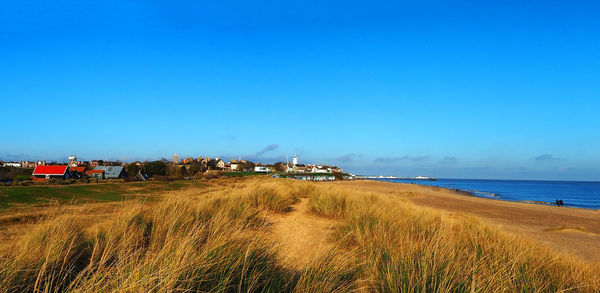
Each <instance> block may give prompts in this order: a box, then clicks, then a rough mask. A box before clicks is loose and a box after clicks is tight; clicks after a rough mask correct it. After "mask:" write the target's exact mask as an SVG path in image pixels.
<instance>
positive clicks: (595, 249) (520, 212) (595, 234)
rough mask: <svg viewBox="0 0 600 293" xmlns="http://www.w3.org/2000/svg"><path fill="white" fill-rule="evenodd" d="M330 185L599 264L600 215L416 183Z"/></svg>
mask: <svg viewBox="0 0 600 293" xmlns="http://www.w3.org/2000/svg"><path fill="white" fill-rule="evenodd" d="M328 184H336V185H339V186H347V187H350V188H353V189H357V190H363V191H371V192H377V193H384V194H390V195H394V196H399V197H403V198H406V199H408V200H410V201H412V202H413V203H414V204H416V205H418V206H422V207H428V208H433V209H436V210H439V211H442V212H444V213H446V214H449V215H461V214H465V215H472V216H475V217H477V218H479V219H481V220H483V221H484V222H487V223H489V224H492V225H497V226H500V227H501V228H502V229H504V230H506V231H509V232H514V233H519V234H522V235H525V236H527V237H530V238H533V239H535V240H538V241H541V242H543V243H546V244H547V245H549V246H551V247H553V248H554V249H556V250H557V251H559V252H563V253H569V254H572V255H575V256H576V257H579V258H581V259H584V260H589V261H594V262H596V261H600V212H599V211H596V210H587V209H580V208H566V207H561V208H559V207H555V206H546V205H539V204H530V203H520V202H509V201H502V200H496V199H488V198H481V197H476V196H470V195H465V194H464V193H458V192H454V191H451V190H448V189H444V188H437V187H431V186H423V185H416V184H401V183H390V182H380V181H368V180H356V181H343V182H335V183H328Z"/></svg>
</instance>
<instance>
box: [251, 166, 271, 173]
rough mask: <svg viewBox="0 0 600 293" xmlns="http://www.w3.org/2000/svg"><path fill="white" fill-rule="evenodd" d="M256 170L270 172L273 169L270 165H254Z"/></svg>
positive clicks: (257, 171)
mask: <svg viewBox="0 0 600 293" xmlns="http://www.w3.org/2000/svg"><path fill="white" fill-rule="evenodd" d="M254 172H256V173H269V172H271V169H269V168H268V167H265V166H256V167H254Z"/></svg>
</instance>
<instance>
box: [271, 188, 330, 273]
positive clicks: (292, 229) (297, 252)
mask: <svg viewBox="0 0 600 293" xmlns="http://www.w3.org/2000/svg"><path fill="white" fill-rule="evenodd" d="M269 220H270V221H271V222H272V223H273V233H274V234H275V236H276V237H277V239H278V240H279V242H280V243H281V245H282V250H281V252H282V253H281V257H282V263H283V264H285V265H286V266H288V268H290V269H295V270H298V269H301V268H302V267H303V266H304V265H306V264H308V263H309V262H310V261H311V260H312V259H313V258H314V257H317V256H319V255H321V254H322V253H324V252H325V251H326V250H327V249H328V248H329V247H330V244H329V243H328V242H327V238H328V235H329V233H331V232H332V229H333V227H334V225H335V224H336V222H335V221H334V220H331V219H327V218H324V217H319V216H316V215H313V214H311V213H310V210H309V206H308V199H307V198H302V199H301V200H300V202H299V203H298V204H295V205H292V206H291V211H289V212H287V213H285V214H272V215H270V216H269Z"/></svg>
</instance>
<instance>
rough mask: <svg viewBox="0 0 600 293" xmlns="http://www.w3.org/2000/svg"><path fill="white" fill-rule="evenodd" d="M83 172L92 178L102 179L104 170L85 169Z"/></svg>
mask: <svg viewBox="0 0 600 293" xmlns="http://www.w3.org/2000/svg"><path fill="white" fill-rule="evenodd" d="M85 173H86V174H87V175H88V176H90V177H92V178H96V179H104V170H87V171H86V172H85Z"/></svg>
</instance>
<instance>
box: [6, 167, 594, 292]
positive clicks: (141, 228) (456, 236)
mask: <svg viewBox="0 0 600 293" xmlns="http://www.w3.org/2000/svg"><path fill="white" fill-rule="evenodd" d="M216 186H217V187H213V188H211V189H210V190H209V191H206V190H203V192H197V191H196V190H193V189H192V190H184V191H175V192H167V193H165V195H164V196H163V197H162V200H161V201H160V202H155V203H150V204H149V203H139V202H128V203H127V204H125V205H124V206H123V207H121V208H119V209H117V210H116V211H115V212H114V214H113V215H112V216H111V217H110V218H109V219H106V220H105V221H102V222H99V223H96V224H95V225H93V226H87V227H85V226H83V225H81V224H80V223H81V222H82V221H81V218H80V217H82V216H81V215H79V216H76V215H72V214H69V213H68V212H67V210H66V209H65V210H64V211H63V212H60V213H59V214H57V215H54V216H53V217H51V218H49V219H48V220H46V221H43V222H41V223H40V224H38V225H37V226H36V227H35V228H34V229H32V230H31V231H28V232H27V233H25V234H24V235H23V237H22V238H20V239H19V240H18V241H17V242H15V243H12V244H3V245H1V246H0V263H2V266H0V288H2V289H1V290H2V291H6V292H65V291H67V292H113V291H118V292H157V291H160V292H351V291H362V292H415V291H427V292H467V291H472V290H473V291H482V292H495V291H509V292H511V291H522V292H557V291H569V290H572V291H584V292H595V291H598V290H599V289H600V283H599V280H600V277H599V276H598V272H597V271H594V268H593V267H592V266H591V265H590V264H587V263H583V262H580V261H577V260H575V259H572V258H570V257H568V256H565V255H559V254H555V253H553V252H552V251H551V250H550V249H549V248H546V247H545V246H542V245H540V244H538V243H534V242H532V241H529V240H527V239H524V238H522V237H518V236H514V235H512V234H507V233H504V232H502V231H500V230H498V229H496V228H493V227H489V226H486V225H484V224H483V223H480V222H479V221H478V220H477V219H475V218H465V219H450V218H447V217H445V216H443V215H442V214H440V213H438V212H436V211H433V210H427V209H422V208H418V207H415V206H413V205H412V204H411V203H410V202H407V201H404V200H401V199H400V198H391V197H388V196H384V195H379V194H369V193H361V192H355V191H352V190H346V189H343V188H338V187H327V186H325V185H319V184H313V183H308V182H297V181H292V180H275V179H266V178H257V179H255V178H253V179H249V180H245V181H239V182H237V181H236V182H233V183H232V181H220V182H219V184H216ZM300 198H308V204H309V205H310V208H311V211H312V212H313V213H315V214H316V215H319V216H324V217H328V218H331V219H334V220H335V221H336V222H337V223H338V225H337V227H336V230H335V231H336V232H335V234H334V236H333V237H332V239H330V241H331V243H332V246H331V248H330V249H329V250H327V251H326V252H325V253H324V254H322V255H318V256H316V257H315V258H314V259H312V260H311V261H310V262H309V263H308V264H306V265H305V266H304V267H303V268H302V269H300V270H291V269H288V268H287V267H288V266H285V265H284V264H282V263H281V259H282V258H281V257H280V253H281V250H280V244H279V243H277V240H276V239H274V238H273V237H272V235H271V233H270V229H271V228H270V222H269V215H271V214H273V213H285V212H287V211H288V210H289V209H290V206H291V205H293V204H295V203H298V201H299V199H300Z"/></svg>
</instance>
